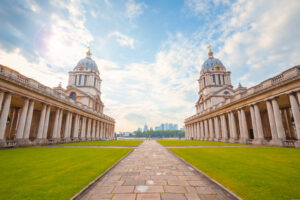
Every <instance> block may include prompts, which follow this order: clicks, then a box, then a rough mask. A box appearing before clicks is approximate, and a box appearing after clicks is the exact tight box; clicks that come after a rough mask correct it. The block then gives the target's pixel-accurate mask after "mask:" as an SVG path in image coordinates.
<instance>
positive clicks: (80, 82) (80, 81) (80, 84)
mask: <svg viewBox="0 0 300 200" xmlns="http://www.w3.org/2000/svg"><path fill="white" fill-rule="evenodd" d="M78 85H81V74H80V75H79V84H78Z"/></svg>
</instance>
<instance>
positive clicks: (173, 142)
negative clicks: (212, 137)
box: [156, 140, 242, 146]
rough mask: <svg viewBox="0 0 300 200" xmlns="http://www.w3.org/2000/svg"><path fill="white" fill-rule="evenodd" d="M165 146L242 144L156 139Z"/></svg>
mask: <svg viewBox="0 0 300 200" xmlns="http://www.w3.org/2000/svg"><path fill="white" fill-rule="evenodd" d="M156 141H157V142H159V143H160V144H162V145H164V146H213V145H242V144H238V143H227V142H213V141H200V140H156Z"/></svg>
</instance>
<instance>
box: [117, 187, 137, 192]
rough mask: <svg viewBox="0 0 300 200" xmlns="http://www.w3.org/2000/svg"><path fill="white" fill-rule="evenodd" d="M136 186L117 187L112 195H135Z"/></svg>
mask: <svg viewBox="0 0 300 200" xmlns="http://www.w3.org/2000/svg"><path fill="white" fill-rule="evenodd" d="M133 190H134V186H116V187H115V189H114V190H113V192H112V193H133Z"/></svg>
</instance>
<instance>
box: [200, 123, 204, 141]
mask: <svg viewBox="0 0 300 200" xmlns="http://www.w3.org/2000/svg"><path fill="white" fill-rule="evenodd" d="M200 130H201V138H200V139H201V140H204V137H205V135H204V123H203V121H201V122H200Z"/></svg>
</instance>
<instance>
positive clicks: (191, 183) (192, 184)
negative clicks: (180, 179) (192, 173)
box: [188, 181, 209, 186]
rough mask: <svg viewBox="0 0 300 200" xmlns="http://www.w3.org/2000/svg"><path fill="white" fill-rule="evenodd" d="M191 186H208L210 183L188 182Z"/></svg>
mask: <svg viewBox="0 0 300 200" xmlns="http://www.w3.org/2000/svg"><path fill="white" fill-rule="evenodd" d="M188 183H189V184H190V185H191V186H207V185H208V184H209V183H208V182H207V181H188Z"/></svg>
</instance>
